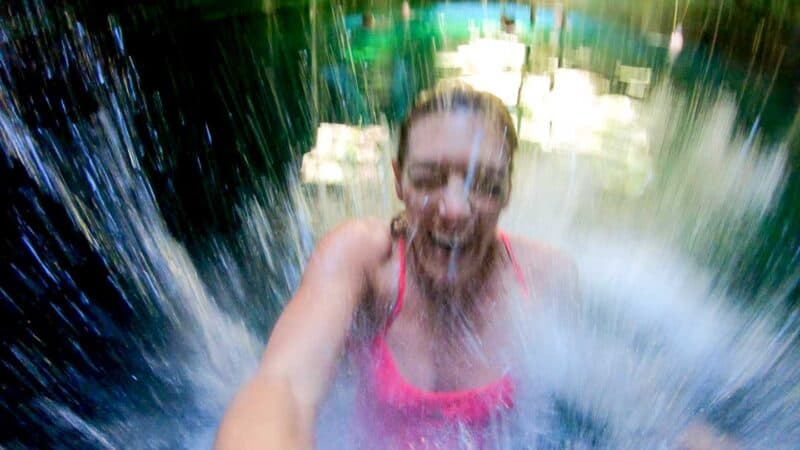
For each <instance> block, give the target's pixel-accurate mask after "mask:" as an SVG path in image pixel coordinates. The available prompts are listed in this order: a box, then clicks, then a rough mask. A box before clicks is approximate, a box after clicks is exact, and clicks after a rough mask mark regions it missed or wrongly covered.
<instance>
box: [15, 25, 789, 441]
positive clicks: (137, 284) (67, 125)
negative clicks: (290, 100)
mask: <svg viewBox="0 0 800 450" xmlns="http://www.w3.org/2000/svg"><path fill="white" fill-rule="evenodd" d="M29 14H32V15H33V16H35V13H33V12H29ZM26 20H29V21H30V20H33V21H35V22H36V23H40V22H39V21H40V20H41V18H40V17H39V18H36V17H33V18H28V19H26ZM70 23H71V25H72V28H71V32H70V33H68V34H67V35H66V36H64V37H63V38H62V39H61V40H59V41H58V43H57V45H53V46H51V50H48V51H45V50H41V52H42V54H40V55H39V56H40V57H41V59H42V60H43V61H49V62H50V65H48V66H47V70H53V71H59V70H62V71H64V70H67V69H68V68H69V67H70V65H71V66H73V67H75V68H77V69H78V70H79V73H80V74H81V77H82V82H83V85H84V86H88V87H91V90H92V92H93V97H94V100H95V101H96V102H97V108H96V110H95V111H94V112H92V113H91V114H88V115H76V114H72V113H73V112H74V111H70V110H68V109H67V107H65V106H64V105H63V104H62V105H61V106H60V108H61V110H59V106H58V105H56V106H55V107H54V109H55V110H54V111H52V112H51V113H52V114H54V115H56V116H57V117H58V118H59V120H61V121H62V125H63V126H62V127H60V129H64V130H68V136H56V135H55V134H54V133H53V132H52V130H48V129H47V128H44V127H40V126H35V125H32V124H31V122H30V120H26V117H25V112H24V109H25V102H27V101H28V99H25V98H20V97H18V96H17V95H16V92H17V88H16V86H15V85H14V83H13V77H11V76H8V74H9V73H10V68H9V67H10V66H9V65H10V61H12V59H13V58H15V57H17V56H18V55H16V54H15V53H14V52H15V49H14V48H13V47H8V46H6V47H4V48H3V53H2V54H0V62H1V63H2V68H3V70H4V71H5V73H6V75H7V76H6V77H5V78H3V80H4V81H3V85H2V86H1V88H2V89H0V104H2V105H3V110H2V112H0V143H2V147H3V151H4V156H6V157H8V158H12V159H13V160H14V161H15V162H16V163H18V164H20V165H21V166H22V167H23V168H24V169H25V171H26V172H27V174H28V175H29V176H30V177H31V178H32V179H33V180H34V181H35V182H36V184H37V185H38V186H39V187H40V188H41V189H42V190H43V191H44V192H46V193H47V194H48V195H50V196H52V197H53V198H55V199H56V200H57V201H58V202H59V203H60V204H61V205H63V207H64V208H65V210H66V211H67V213H68V215H69V218H70V220H71V221H72V223H73V224H74V225H75V227H76V228H77V229H78V230H80V232H81V233H82V235H83V236H84V238H85V239H86V240H87V241H88V242H89V243H90V244H91V246H92V248H93V249H94V250H95V251H96V252H98V253H99V254H100V255H101V256H102V258H103V260H104V261H105V262H106V264H107V265H108V267H109V269H110V270H111V273H112V276H113V277H114V278H115V279H116V280H117V284H119V285H120V286H125V287H126V290H127V297H128V298H130V299H136V301H135V302H134V303H132V308H147V309H152V310H156V311H157V312H158V314H159V315H161V316H163V317H164V318H165V319H166V320H165V322H166V323H167V324H168V325H169V330H167V332H166V334H167V335H168V336H169V342H170V344H169V345H168V346H167V348H165V349H162V350H160V351H156V352H154V351H153V350H152V349H151V348H149V347H146V346H138V345H137V344H136V342H138V341H136V340H135V339H133V338H131V343H132V345H131V348H130V349H128V351H131V352H139V353H141V354H142V355H144V357H145V359H146V360H147V361H148V362H149V365H150V369H151V370H152V372H153V373H155V374H156V376H157V377H160V378H162V379H165V380H170V383H173V384H174V385H176V386H182V387H183V388H184V389H185V390H186V391H188V393H189V395H188V398H189V400H188V402H187V403H188V404H187V405H186V407H185V409H184V410H183V411H184V412H183V413H184V414H187V415H194V416H195V417H201V418H200V419H197V420H190V419H186V418H185V416H184V417H168V414H169V413H168V412H167V411H168V410H167V409H166V408H165V409H163V410H162V411H160V412H156V413H152V412H151V413H146V412H141V411H136V410H133V409H125V407H124V405H123V406H120V408H121V410H122V412H123V419H122V420H116V419H114V420H111V419H109V420H105V421H104V420H88V419H87V418H85V417H81V415H80V414H78V413H76V412H75V411H74V410H73V409H72V408H71V407H70V406H69V405H66V404H62V403H59V402H54V401H52V400H51V399H49V398H47V397H46V396H42V397H41V398H38V399H36V404H37V405H38V407H39V408H42V409H44V410H46V411H47V412H48V414H49V416H50V420H53V421H55V422H56V423H58V424H60V425H61V426H63V427H64V428H68V429H71V430H72V431H75V432H77V433H79V434H80V435H82V436H83V437H84V438H85V439H87V440H88V441H90V442H91V443H92V445H94V446H97V447H100V448H115V447H126V448H154V447H163V446H169V445H177V446H182V447H187V448H197V447H202V446H207V445H208V442H210V440H211V436H212V434H213V431H214V428H215V424H216V420H217V419H218V418H219V416H220V414H221V412H222V410H223V408H224V405H225V404H226V403H227V402H228V400H229V399H230V398H231V396H232V394H233V392H234V391H235V390H236V388H237V386H238V385H239V384H240V383H241V382H242V381H243V380H244V379H246V378H247V377H248V375H249V374H251V373H252V372H253V370H254V368H255V365H256V364H257V361H258V355H259V353H260V350H261V348H262V346H263V341H262V340H261V339H260V338H258V337H257V336H259V334H258V333H254V332H253V331H252V330H250V329H249V328H248V326H247V325H246V323H247V322H246V320H245V319H244V317H243V316H242V314H244V313H243V312H242V310H241V309H239V310H237V309H236V308H230V306H231V305H239V306H240V307H241V308H243V309H244V310H245V313H246V312H247V305H248V304H249V303H250V302H252V301H253V300H252V299H250V298H248V296H251V295H253V290H254V289H255V290H260V291H261V292H262V293H263V294H262V295H263V297H262V298H265V299H266V300H264V301H265V302H266V303H268V308H272V309H273V310H274V311H277V310H279V309H280V307H281V306H282V302H283V301H284V300H285V299H286V298H288V296H289V294H290V292H291V290H292V289H293V287H294V286H296V284H297V282H298V279H299V274H300V272H301V270H302V265H303V261H304V259H305V256H306V255H307V253H308V249H309V247H310V245H311V241H312V240H313V238H312V236H313V235H314V234H318V233H319V232H320V230H319V229H317V230H314V229H313V228H312V227H311V226H310V223H311V220H309V219H308V218H309V217H310V216H311V213H310V211H315V212H316V213H317V214H319V212H320V211H325V209H324V208H325V207H329V208H330V206H331V205H330V204H329V203H330V202H333V201H335V202H336V205H337V208H336V209H339V210H345V211H350V212H352V214H354V215H362V214H363V212H364V211H378V214H379V215H381V216H383V217H385V218H388V216H389V214H390V213H391V211H392V210H393V209H394V208H396V204H394V203H393V202H392V201H391V200H389V199H388V195H390V194H387V192H391V188H390V187H389V186H390V185H391V182H390V180H391V175H390V173H389V165H388V164H387V163H386V162H387V161H388V159H389V158H390V157H391V155H390V150H389V148H390V147H391V146H390V145H387V146H385V148H383V152H382V153H381V157H380V159H379V161H380V162H381V164H380V167H382V170H383V171H384V172H383V173H381V174H379V175H378V176H377V177H376V176H370V177H367V178H361V177H359V176H357V175H356V174H354V176H353V177H350V180H351V181H349V182H348V183H347V184H346V185H345V186H343V187H342V192H341V195H337V196H336V197H335V198H334V199H331V198H327V199H326V200H325V202H326V203H328V204H319V203H315V201H317V200H318V197H314V196H312V197H311V198H308V197H307V195H306V194H308V191H306V192H304V191H303V190H302V189H301V187H300V186H299V182H298V181H290V183H289V185H290V189H289V194H286V191H285V190H278V189H275V188H272V187H270V186H269V185H261V187H260V188H259V189H258V190H257V192H256V194H253V195H248V196H245V197H244V198H242V199H241V201H240V206H239V207H238V208H237V210H236V213H237V214H238V215H239V216H240V218H241V223H242V224H243V226H242V228H241V230H240V231H239V234H238V235H237V236H236V237H235V238H234V239H223V238H221V237H214V236H210V237H209V242H210V244H209V245H208V251H207V256H206V257H205V258H204V259H202V260H197V259H192V258H191V257H190V256H189V255H188V253H187V252H186V250H185V249H184V247H183V246H182V245H181V244H180V243H178V242H177V241H176V240H175V239H174V238H173V237H172V236H171V235H170V233H169V231H168V229H167V226H166V224H165V221H164V218H163V215H162V213H161V211H160V210H159V207H158V204H157V202H156V195H157V193H155V192H154V191H153V189H152V187H151V184H150V182H149V180H148V178H147V176H146V174H145V172H144V170H143V169H142V159H143V152H144V149H143V145H142V140H141V136H139V135H137V132H136V130H135V129H134V128H133V127H132V125H131V124H132V123H134V118H133V115H134V113H136V112H138V111H141V108H143V102H142V100H141V98H140V96H141V94H140V89H139V86H138V81H137V77H136V72H135V70H133V68H132V67H131V65H130V64H129V63H127V62H126V61H125V60H124V59H120V58H109V57H107V56H105V55H102V54H100V53H99V51H98V50H96V49H95V47H94V45H93V42H92V39H91V37H90V36H88V35H87V34H86V33H85V32H84V31H83V29H82V28H81V25H80V23H79V22H77V21H72V22H70ZM111 31H112V35H113V36H117V37H118V39H119V40H118V51H120V52H121V53H123V54H124V47H123V45H122V39H121V37H120V36H121V32H120V30H119V29H118V28H115V27H114V26H113V24H112V28H111ZM67 61H70V62H69V63H67ZM735 111H736V105H735V103H734V101H733V100H732V99H731V98H730V97H729V96H727V95H725V94H724V93H719V94H718V95H717V93H716V92H715V93H714V95H713V96H708V97H704V98H686V96H685V94H684V93H683V92H681V91H676V90H672V89H670V88H669V87H666V86H665V87H662V88H659V89H657V90H656V91H655V92H654V94H653V95H652V96H651V98H650V99H649V100H648V101H647V102H646V103H645V104H644V105H643V106H642V110H641V112H640V115H641V117H643V118H645V120H646V123H645V124H644V126H646V128H647V130H648V135H649V136H650V140H651V144H652V146H651V147H652V148H653V149H654V154H653V166H652V174H651V175H652V176H651V178H650V179H649V184H648V185H647V186H646V188H645V189H644V190H643V192H642V193H641V195H639V196H635V197H618V196H611V195H609V193H608V192H607V190H606V189H604V186H605V185H604V183H603V182H602V180H600V179H599V178H600V177H602V172H599V171H597V170H596V168H594V167H593V166H592V165H590V164H584V163H585V162H586V160H585V159H577V158H576V157H575V156H574V155H560V154H539V155H538V157H534V156H533V155H532V154H525V153H523V154H521V155H519V156H518V159H517V161H516V162H515V170H516V174H515V180H514V192H513V194H512V203H511V204H510V206H509V208H508V211H507V213H506V214H505V216H504V217H503V223H502V226H503V227H504V228H505V229H507V230H509V231H511V232H515V233H519V234H521V235H524V236H528V237H532V238H535V239H545V240H547V241H550V242H554V243H555V244H556V245H557V246H559V247H561V248H563V249H565V251H567V252H568V253H570V254H571V255H573V256H574V257H575V259H576V260H577V263H578V266H579V271H580V274H581V290H582V293H583V295H582V298H583V302H582V303H581V304H579V305H574V306H564V305H560V306H559V305H557V304H553V307H552V309H546V310H544V311H538V312H537V313H536V314H535V315H531V314H530V313H529V312H528V311H525V310H524V309H520V311H518V314H515V315H514V317H516V318H517V319H518V320H516V321H515V323H512V324H511V325H512V326H511V327H510V328H511V329H513V330H514V332H515V333H516V339H515V342H516V343H517V344H518V345H516V347H515V348H514V351H515V353H514V355H513V360H514V361H516V363H515V364H516V366H517V367H516V369H517V371H518V372H517V373H518V375H517V379H518V380H519V381H520V385H521V388H522V389H521V394H520V401H519V406H518V408H517V410H516V413H515V414H516V416H517V417H516V418H515V419H514V421H513V422H514V423H513V424H512V425H510V426H505V425H504V426H498V428H497V429H496V430H494V433H493V435H492V438H491V439H492V442H493V443H494V446H495V447H496V448H547V447H548V446H552V447H559V448H563V447H564V446H567V447H570V448H588V447H596V446H600V447H607V448H664V447H665V446H669V445H672V444H674V442H675V441H676V440H677V439H678V437H679V436H680V434H681V432H682V430H684V429H686V427H687V426H689V425H690V424H692V423H694V422H697V421H703V422H706V423H710V424H711V425H713V426H714V427H715V428H717V429H719V430H721V431H724V432H729V433H731V434H732V435H734V436H735V438H736V439H737V441H738V442H739V443H740V444H741V446H742V447H744V448H793V446H795V444H796V443H797V442H800V417H798V414H800V413H798V408H797V404H798V399H800V397H798V395H800V392H798V391H797V387H796V385H797V383H796V381H797V380H798V379H800V378H799V377H800V374H798V370H800V364H798V361H797V355H795V354H794V352H793V350H792V346H793V343H794V342H795V340H796V336H795V333H796V330H797V327H796V324H795V323H794V321H793V319H792V318H790V319H788V320H787V319H785V316H783V315H781V313H782V311H781V308H780V306H779V305H780V304H781V301H782V300H783V299H782V298H781V296H782V295H783V292H782V291H781V290H780V289H776V290H770V291H764V292H759V293H757V296H758V299H757V301H758V303H759V305H760V307H759V308H757V309H755V310H754V309H748V308H744V307H740V306H739V305H741V304H746V303H747V302H743V301H739V300H741V299H738V298H733V297H735V294H733V293H731V292H730V291H729V290H728V289H727V286H728V283H727V280H729V279H730V278H731V277H735V276H736V270H735V267H737V261H738V259H739V258H741V255H742V252H744V250H743V248H744V247H745V246H746V245H747V244H748V243H749V242H751V241H753V240H755V239H758V236H757V235H756V232H755V231H754V230H756V229H757V225H758V224H759V223H760V221H761V220H763V218H764V216H765V215H766V214H768V213H769V211H770V208H771V207H772V206H773V203H774V202H775V199H776V198H777V197H778V196H779V195H780V193H781V187H782V180H783V173H784V165H785V162H784V161H785V154H784V151H783V150H782V149H780V148H776V149H764V148H760V146H759V141H758V138H757V132H756V131H755V130H754V131H752V132H748V133H744V134H742V133H738V132H737V130H736V129H735V128H734V118H735ZM65 142H69V143H70V144H69V145H66V144H65ZM709 174H713V176H710V175H709ZM294 179H295V180H296V177H295V178H294ZM376 192H377V193H381V194H380V195H375V193H376ZM324 219H325V216H324V214H323V220H322V221H321V222H320V223H318V224H317V225H318V227H319V228H324V227H327V226H329V225H330V224H329V223H326V221H325V220H324ZM331 220H332V219H331ZM31 251H32V252H35V251H36V249H35V248H31ZM40 264H41V265H42V267H43V269H44V270H45V271H53V270H57V268H53V267H50V266H49V262H48V261H46V260H40ZM263 273H269V274H273V275H274V276H272V277H268V278H267V279H265V280H264V279H262V277H261V276H260V275H259V274H263ZM201 274H202V275H201ZM777 284H778V285H780V283H777ZM516 295H522V293H517V294H516ZM557 295H558V293H557V292H553V296H557ZM17 300H19V299H17ZM92 300H94V301H97V300H98V299H92ZM545 300H546V299H545ZM542 303H543V304H550V302H547V301H545V302H542ZM517 304H519V305H521V304H522V302H517ZM476 347H480V345H479V343H478V344H476ZM87 351H88V350H87ZM19 358H20V359H21V360H22V361H23V364H22V366H23V367H25V369H26V370H27V375H29V376H30V377H32V378H34V379H44V378H48V377H49V378H52V379H56V380H58V374H55V373H50V372H49V370H50V369H49V366H48V365H47V364H46V363H45V362H42V361H40V360H39V359H37V355H29V354H22V355H20V356H19ZM344 378H345V380H344V381H343V382H342V383H340V387H337V388H336V389H335V390H334V392H333V393H332V400H331V402H330V403H329V405H328V406H327V409H326V412H325V413H324V414H323V415H322V418H321V424H320V436H321V438H320V442H321V443H328V444H329V445H330V446H331V447H337V446H344V447H345V448H346V447H347V444H344V443H343V442H342V440H341V439H337V438H335V437H334V436H336V435H337V433H341V430H343V429H347V427H348V424H347V422H346V421H345V419H342V417H347V416H348V414H347V412H348V409H351V403H350V400H349V399H350V398H351V397H352V395H351V394H352V391H353V390H354V389H355V388H357V387H356V386H354V385H353V384H352V382H349V381H348V380H347V379H346V378H347V377H344ZM156 397H158V396H157V395H156ZM325 436H328V438H325ZM461 442H462V443H463V446H464V448H471V445H472V444H473V441H472V437H470V436H468V435H465V436H463V439H461Z"/></svg>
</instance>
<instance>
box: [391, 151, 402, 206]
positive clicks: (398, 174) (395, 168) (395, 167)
mask: <svg viewBox="0 0 800 450" xmlns="http://www.w3.org/2000/svg"><path fill="white" fill-rule="evenodd" d="M392 172H394V191H395V192H396V193H397V198H398V199H400V200H402V199H403V172H402V171H401V169H400V164H399V163H398V162H397V160H396V159H393V160H392Z"/></svg>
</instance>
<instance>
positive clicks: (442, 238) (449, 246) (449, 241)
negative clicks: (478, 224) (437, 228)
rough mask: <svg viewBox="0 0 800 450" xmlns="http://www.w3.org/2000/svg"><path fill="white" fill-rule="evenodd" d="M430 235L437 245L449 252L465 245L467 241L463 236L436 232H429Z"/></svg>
mask: <svg viewBox="0 0 800 450" xmlns="http://www.w3.org/2000/svg"><path fill="white" fill-rule="evenodd" d="M428 237H429V238H430V240H431V242H432V243H433V244H434V245H435V246H436V247H439V248H441V249H443V250H446V251H448V252H451V251H453V250H455V249H458V248H461V247H463V246H464V241H465V239H464V237H463V236H458V235H453V234H445V233H436V232H430V233H428Z"/></svg>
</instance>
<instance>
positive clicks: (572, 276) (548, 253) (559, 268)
mask: <svg viewBox="0 0 800 450" xmlns="http://www.w3.org/2000/svg"><path fill="white" fill-rule="evenodd" d="M508 239H509V243H510V245H511V248H512V251H513V253H514V257H515V258H516V260H517V263H518V264H519V266H520V268H521V269H522V271H523V273H524V275H525V277H526V279H527V280H528V282H529V283H530V284H531V285H532V286H534V288H535V290H536V291H537V292H539V293H541V294H547V295H550V296H552V295H555V296H558V297H562V296H563V297H570V298H572V299H573V300H575V298H576V297H577V289H578V268H577V264H576V263H575V259H574V258H573V257H572V256H570V255H569V254H568V253H567V252H565V251H564V250H561V249H559V248H557V247H555V246H553V245H550V244H547V243H545V242H541V241H536V240H533V239H529V238H526V237H523V236H518V235H513V234H509V235H508Z"/></svg>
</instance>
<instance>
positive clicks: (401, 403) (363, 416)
mask: <svg viewBox="0 0 800 450" xmlns="http://www.w3.org/2000/svg"><path fill="white" fill-rule="evenodd" d="M499 237H500V239H501V240H502V242H503V245H504V246H505V248H506V251H507V253H508V255H509V257H510V258H511V263H512V265H513V267H514V272H515V275H516V278H517V281H518V282H519V283H520V286H521V287H522V288H523V290H524V289H525V283H524V280H523V277H522V271H521V270H520V268H519V265H518V264H517V261H516V259H515V258H514V255H513V254H512V253H511V247H510V245H509V242H508V237H507V236H506V235H505V234H503V233H501V234H500V236H499ZM398 248H399V252H400V255H399V257H400V273H399V276H398V293H397V301H396V302H395V306H394V310H393V311H392V314H391V316H390V317H389V320H388V321H387V323H386V326H385V327H384V330H383V332H382V333H379V334H378V335H377V336H376V337H375V338H374V339H373V341H372V344H371V345H370V347H369V349H368V353H367V355H366V356H367V358H366V360H365V361H364V363H363V364H362V377H363V380H362V382H363V383H362V389H360V392H359V399H358V404H359V408H358V409H359V412H360V414H359V416H360V420H361V421H362V422H363V424H362V425H363V430H365V432H366V433H369V436H365V440H366V441H367V442H369V444H368V445H367V448H381V449H396V448H403V449H409V448H415V449H417V448H446V449H453V448H459V447H461V446H463V445H464V442H465V441H464V439H468V440H469V441H470V442H472V443H473V445H471V446H470V448H483V447H484V444H483V443H482V441H481V436H482V434H483V433H482V431H484V430H485V429H486V428H487V427H488V426H489V424H490V423H491V421H492V418H496V417H498V416H499V415H500V413H502V412H503V411H507V410H509V409H511V408H512V407H513V405H514V399H513V393H514V384H513V382H512V380H511V377H510V376H509V375H507V374H506V375H504V376H502V377H500V378H499V379H497V380H495V381H494V382H492V383H489V384H487V385H485V386H482V387H478V388H474V389H468V390H461V391H426V390H422V389H419V388H417V387H415V386H413V385H411V384H410V383H408V382H407V381H406V380H405V379H404V378H403V375H402V374H401V373H400V371H399V370H398V368H397V365H396V364H395V360H394V358H393V357H392V354H391V351H390V349H389V346H388V345H387V343H386V339H385V336H386V333H387V332H388V330H389V327H390V326H391V325H392V322H393V321H394V319H395V318H396V317H397V316H398V315H399V314H400V311H401V310H402V308H403V295H404V291H405V242H404V241H403V240H402V239H401V240H399V242H398ZM465 436H467V437H466V438H465Z"/></svg>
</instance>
